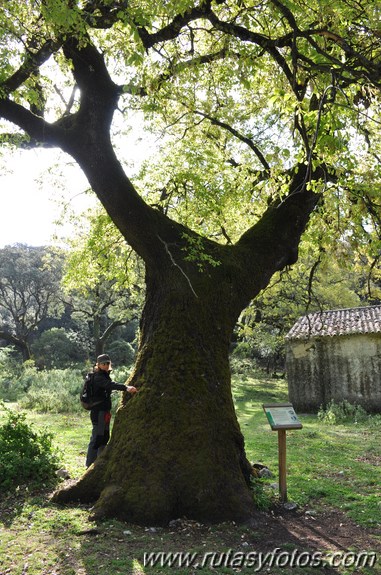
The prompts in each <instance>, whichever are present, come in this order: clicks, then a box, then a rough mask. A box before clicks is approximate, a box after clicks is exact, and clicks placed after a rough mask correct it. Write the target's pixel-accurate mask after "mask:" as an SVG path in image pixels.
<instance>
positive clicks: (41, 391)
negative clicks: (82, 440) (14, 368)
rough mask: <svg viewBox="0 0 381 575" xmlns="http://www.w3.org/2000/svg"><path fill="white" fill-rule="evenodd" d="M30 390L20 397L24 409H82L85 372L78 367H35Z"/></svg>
mask: <svg viewBox="0 0 381 575" xmlns="http://www.w3.org/2000/svg"><path fill="white" fill-rule="evenodd" d="M25 377H27V378H29V377H31V383H30V386H29V388H28V391H27V392H26V393H25V394H24V395H23V396H21V397H19V398H18V402H19V404H20V406H21V407H22V408H24V409H34V410H36V411H41V412H43V413H46V412H51V413H73V412H76V411H81V410H82V408H81V405H80V403H79V393H80V390H81V387H82V384H83V379H84V373H83V372H81V370H79V369H78V370H77V369H51V370H47V371H37V370H36V369H34V373H33V375H31V374H26V375H25Z"/></svg>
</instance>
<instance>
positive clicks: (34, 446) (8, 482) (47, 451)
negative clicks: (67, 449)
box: [0, 404, 59, 492]
mask: <svg viewBox="0 0 381 575" xmlns="http://www.w3.org/2000/svg"><path fill="white" fill-rule="evenodd" d="M0 407H1V408H2V409H4V410H5V412H6V421H5V423H3V424H2V425H1V426H0V492H5V491H9V490H10V489H11V488H16V487H17V486H19V485H25V484H28V485H32V486H33V485H40V484H41V483H47V482H50V481H53V479H54V478H55V477H56V475H55V471H56V470H57V469H58V467H59V457H58V454H57V451H56V449H55V448H54V446H53V443H52V435H51V434H50V433H48V432H45V431H34V430H33V429H32V426H31V425H28V423H26V421H25V418H26V414H25V413H22V412H15V411H13V410H11V409H9V408H8V407H6V406H5V405H4V404H0Z"/></svg>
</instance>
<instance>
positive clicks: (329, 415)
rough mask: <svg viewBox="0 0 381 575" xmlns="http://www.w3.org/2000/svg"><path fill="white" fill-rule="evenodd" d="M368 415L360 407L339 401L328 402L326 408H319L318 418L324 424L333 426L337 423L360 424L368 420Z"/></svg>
mask: <svg viewBox="0 0 381 575" xmlns="http://www.w3.org/2000/svg"><path fill="white" fill-rule="evenodd" d="M369 417H370V416H369V415H368V413H367V412H366V411H365V409H364V408H363V407H361V405H357V404H352V403H349V401H346V400H344V401H341V402H340V403H335V401H333V400H332V401H330V402H329V404H328V405H327V407H326V408H325V409H324V408H323V407H321V408H320V410H319V412H318V418H319V419H320V420H321V421H323V422H324V423H328V424H331V425H335V424H337V423H362V422H365V421H367V420H368V419H369Z"/></svg>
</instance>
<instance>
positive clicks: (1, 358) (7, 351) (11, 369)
mask: <svg viewBox="0 0 381 575" xmlns="http://www.w3.org/2000/svg"><path fill="white" fill-rule="evenodd" d="M22 369H23V368H22V362H21V360H20V358H19V357H18V354H17V352H16V350H15V349H14V348H12V347H2V348H0V400H6V401H16V400H17V397H18V395H19V394H20V393H22V391H23V390H24V389H23V386H22V385H21V384H20V382H19V380H18V378H19V377H20V375H21V373H22Z"/></svg>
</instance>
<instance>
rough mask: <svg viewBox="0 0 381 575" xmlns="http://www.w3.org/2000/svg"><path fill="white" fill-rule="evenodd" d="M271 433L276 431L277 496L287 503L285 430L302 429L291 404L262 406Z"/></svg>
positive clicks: (267, 404)
mask: <svg viewBox="0 0 381 575" xmlns="http://www.w3.org/2000/svg"><path fill="white" fill-rule="evenodd" d="M262 407H263V410H264V412H265V414H266V417H267V421H268V422H269V424H270V427H271V429H272V430H273V431H278V463H279V494H280V500H281V501H282V503H286V502H287V479H286V476H287V469H286V430H287V429H302V427H303V425H302V424H301V423H300V421H299V419H298V417H297V415H296V413H295V411H294V408H293V407H292V404H291V403H266V404H263V405H262Z"/></svg>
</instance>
